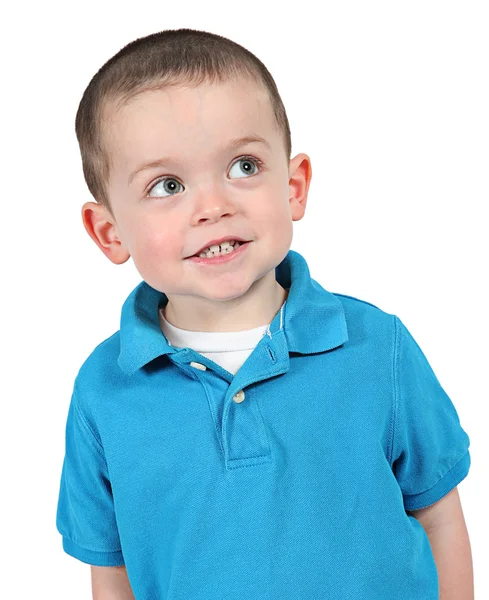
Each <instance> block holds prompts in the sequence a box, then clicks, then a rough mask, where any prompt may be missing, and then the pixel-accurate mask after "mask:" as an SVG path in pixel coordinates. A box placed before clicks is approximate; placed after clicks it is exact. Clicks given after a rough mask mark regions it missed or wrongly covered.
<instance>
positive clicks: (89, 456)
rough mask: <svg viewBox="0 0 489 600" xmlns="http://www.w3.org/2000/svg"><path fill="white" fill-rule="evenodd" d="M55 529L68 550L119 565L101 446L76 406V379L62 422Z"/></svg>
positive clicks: (106, 564)
mask: <svg viewBox="0 0 489 600" xmlns="http://www.w3.org/2000/svg"><path fill="white" fill-rule="evenodd" d="M56 528H57V530H58V531H59V533H60V534H61V535H62V544H63V549H64V551H65V552H66V553H67V554H69V555H71V556H73V557H75V558H77V559H79V560H81V561H82V562H84V563H88V564H90V565H95V566H100V567H111V566H122V565H124V558H123V555H122V550H121V546H120V541H119V534H118V530H117V523H116V518H115V512H114V502H113V497H112V488H111V485H110V481H109V476H108V469H107V464H106V461H105V457H104V452H103V448H102V446H101V444H100V442H99V441H98V439H97V438H96V437H95V435H94V433H93V431H92V429H91V428H90V425H89V424H88V421H87V419H86V418H85V416H84V415H83V413H82V411H81V409H80V407H79V405H78V401H77V395H76V383H75V387H74V390H73V395H72V398H71V402H70V406H69V410H68V417H67V422H66V445H65V456H64V461H63V468H62V472H61V483H60V491H59V498H58V508H57V513H56Z"/></svg>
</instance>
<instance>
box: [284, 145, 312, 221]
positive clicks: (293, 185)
mask: <svg viewBox="0 0 489 600" xmlns="http://www.w3.org/2000/svg"><path fill="white" fill-rule="evenodd" d="M311 178H312V166H311V159H310V158H309V156H308V155H307V154H304V153H303V152H301V153H300V154H298V155H297V156H295V157H294V158H293V159H291V161H290V163H289V197H290V212H291V215H292V220H293V221H299V220H300V219H302V217H303V216H304V213H305V212H306V203H307V194H308V192H309V184H310V183H311Z"/></svg>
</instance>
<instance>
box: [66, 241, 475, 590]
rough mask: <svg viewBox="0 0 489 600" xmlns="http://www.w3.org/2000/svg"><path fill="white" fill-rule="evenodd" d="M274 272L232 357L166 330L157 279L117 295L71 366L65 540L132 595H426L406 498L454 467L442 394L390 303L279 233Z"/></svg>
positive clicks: (420, 540) (461, 434) (463, 460)
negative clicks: (268, 292) (97, 336)
mask: <svg viewBox="0 0 489 600" xmlns="http://www.w3.org/2000/svg"><path fill="white" fill-rule="evenodd" d="M276 278H277V281H278V282H279V283H280V284H281V285H282V287H284V288H290V292H289V296H288V298H287V301H286V303H285V304H284V305H283V307H282V309H281V310H280V311H279V312H278V313H277V314H276V315H275V317H274V319H273V321H272V322H271V324H270V327H269V331H268V332H267V335H265V336H263V338H262V339H261V340H260V342H259V343H258V344H257V346H256V347H255V349H254V350H253V352H252V353H251V355H250V356H249V357H248V359H247V360H246V361H245V363H244V364H243V366H242V367H241V368H240V369H239V370H238V372H237V373H236V374H235V375H232V374H231V373H229V372H228V371H226V370H225V369H224V368H222V367H221V366H220V365H218V364H217V363H214V362H213V361H212V360H210V359H208V358H206V357H204V356H203V355H201V354H199V353H197V352H195V351H194V350H192V349H191V348H174V347H172V346H171V345H170V344H169V343H168V341H167V339H166V337H165V336H164V335H163V334H162V332H161V330H160V328H159V324H158V307H159V306H163V305H164V304H166V302H167V297H166V296H165V294H163V293H161V292H159V291H157V290H155V289H153V288H151V287H150V286H148V285H147V284H146V283H145V282H144V281H143V282H141V283H140V284H139V285H138V286H137V287H136V288H135V289H134V290H133V292H132V293H131V294H130V295H129V297H128V298H127V300H126V302H125V303H124V306H123V308H122V315H121V327H120V331H118V332H116V333H115V334H114V335H112V336H111V337H109V338H108V339H107V340H105V341H104V342H102V343H101V344H100V345H98V346H97V347H96V348H95V349H94V351H93V352H92V353H91V354H90V356H89V357H88V358H87V360H86V361H85V362H84V364H83V365H82V366H81V368H80V370H79V372H78V375H77V377H76V379H75V383H74V388H73V395H72V398H71V403H70V407H69V412H68V418H67V425H66V454H65V458H64V464H63V471H62V475H61V485H60V495H59V501H58V511H57V518H56V525H57V529H58V531H59V532H60V533H61V535H62V543H63V548H64V550H65V551H66V552H67V553H68V554H70V555H71V556H74V557H75V558H77V559H79V560H81V561H83V562H85V563H88V564H91V565H98V566H114V565H123V564H125V565H126V568H127V573H128V576H129V581H130V583H131V587H132V589H133V592H134V595H135V597H136V599H137V600H207V599H209V600H224V599H225V600H244V599H246V600H248V599H253V600H302V599H303V600H311V599H314V600H316V599H324V600H357V599H358V600H371V599H372V600H373V599H375V600H386V599H387V598H388V599H389V600H420V599H423V600H438V576H437V570H436V565H435V562H434V559H433V555H432V552H431V547H430V544H429V540H428V537H427V535H426V533H425V531H424V529H423V528H422V526H421V524H420V523H419V522H418V521H417V520H416V519H415V518H414V517H412V516H411V515H408V514H407V513H406V511H407V510H415V509H418V508H422V507H425V506H428V505H430V504H433V503H434V502H437V501H438V500H439V499H440V498H442V497H443V496H444V495H446V494H447V493H448V492H449V491H450V490H451V489H453V488H454V487H456V485H457V484H458V483H459V482H460V481H462V479H464V478H465V476H466V475H467V473H468V471H469V467H470V455H469V451H468V448H469V437H468V435H467V434H466V433H465V431H464V430H463V429H462V427H461V425H460V422H459V418H458V415H457V412H456V410H455V408H454V406H453V404H452V402H451V400H450V399H449V397H448V396H447V394H446V393H445V391H444V390H443V388H442V387H441V385H440V383H439V381H438V379H437V378H436V376H435V374H434V373H433V370H432V369H431V367H430V365H429V363H428V361H427V359H426V357H425V356H424V354H423V352H422V351H421V350H420V348H419V346H418V345H417V343H416V342H415V340H414V339H413V337H412V336H411V334H410V333H409V331H408V330H407V328H406V327H405V325H404V324H403V323H402V322H401V320H400V319H399V318H398V317H397V316H395V315H392V314H388V313H386V312H384V311H382V310H381V309H379V308H377V307H375V306H374V305H372V304H370V303H368V302H364V301H362V300H359V299H356V298H352V297H350V296H345V295H342V294H333V293H331V292H328V291H327V290H325V289H324V288H323V287H322V286H321V285H320V284H319V283H317V282H316V281H315V280H314V279H312V278H311V276H310V273H309V269H308V266H307V263H306V261H305V259H304V258H303V257H302V256H301V255H300V254H299V253H297V252H295V251H293V250H290V251H289V253H288V254H287V256H286V258H285V259H284V261H283V262H282V263H280V265H278V267H277V268H276ZM192 361H195V362H198V363H200V364H203V365H205V366H206V367H207V370H200V369H198V368H195V367H193V366H191V364H190V363H191V362H192ZM240 390H242V391H243V392H244V400H243V401H242V402H235V401H234V400H233V397H234V396H235V394H237V393H238V392H239V391H240Z"/></svg>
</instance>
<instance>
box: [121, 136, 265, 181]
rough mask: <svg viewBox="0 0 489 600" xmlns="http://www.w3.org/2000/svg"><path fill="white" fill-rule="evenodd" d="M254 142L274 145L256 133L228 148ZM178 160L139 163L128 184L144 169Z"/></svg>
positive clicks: (233, 142)
mask: <svg viewBox="0 0 489 600" xmlns="http://www.w3.org/2000/svg"><path fill="white" fill-rule="evenodd" d="M252 143H260V144H265V146H267V147H268V149H269V150H271V149H272V147H271V146H270V143H269V142H268V141H267V140H266V139H265V138H263V137H261V136H260V135H256V134H252V135H247V136H245V137H240V138H236V139H234V140H231V141H230V142H229V144H228V146H227V149H229V150H233V149H235V148H239V147H240V146H245V145H246V144H252ZM178 162H179V161H178V160H176V159H174V158H171V157H164V158H158V159H156V160H152V161H150V162H145V163H143V164H141V165H139V166H138V167H136V168H135V169H134V171H132V173H131V174H130V175H129V179H128V185H130V184H131V182H132V180H133V179H134V177H136V175H138V174H139V173H141V172H142V171H146V170H147V169H154V168H156V167H163V166H165V165H166V164H168V163H178Z"/></svg>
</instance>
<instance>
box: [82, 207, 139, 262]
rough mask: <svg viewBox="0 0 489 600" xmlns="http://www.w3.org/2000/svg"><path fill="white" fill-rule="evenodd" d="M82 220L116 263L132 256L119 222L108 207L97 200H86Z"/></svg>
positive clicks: (106, 253)
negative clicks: (124, 240)
mask: <svg viewBox="0 0 489 600" xmlns="http://www.w3.org/2000/svg"><path fill="white" fill-rule="evenodd" d="M81 213H82V220H83V225H84V226H85V229H86V230H87V233H88V235H89V236H90V237H91V238H92V240H93V241H94V242H95V243H96V244H97V246H98V247H99V248H100V250H102V252H103V253H104V254H105V256H107V258H108V259H109V260H110V261H111V262H113V263H114V264H116V265H120V264H122V263H125V262H126V261H127V260H128V259H129V257H130V256H131V255H130V254H129V252H128V251H127V250H126V248H125V246H124V244H123V242H122V241H121V239H120V237H119V232H118V228H117V224H116V223H115V221H114V219H113V218H112V217H111V216H110V214H109V212H108V211H107V209H106V208H105V207H104V206H102V205H101V204H97V203H96V202H85V204H84V205H83V206H82V210H81Z"/></svg>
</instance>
